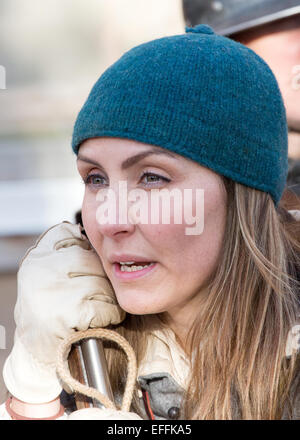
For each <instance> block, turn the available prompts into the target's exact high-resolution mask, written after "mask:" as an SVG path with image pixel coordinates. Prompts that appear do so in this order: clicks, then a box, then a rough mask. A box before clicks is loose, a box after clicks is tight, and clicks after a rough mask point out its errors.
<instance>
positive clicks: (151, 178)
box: [141, 173, 170, 186]
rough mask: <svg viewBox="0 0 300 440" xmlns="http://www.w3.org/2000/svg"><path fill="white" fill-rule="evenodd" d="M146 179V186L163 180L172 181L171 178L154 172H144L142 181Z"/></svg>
mask: <svg viewBox="0 0 300 440" xmlns="http://www.w3.org/2000/svg"><path fill="white" fill-rule="evenodd" d="M142 180H144V184H145V185H146V186H148V185H151V184H157V183H162V182H170V179H168V178H167V177H163V176H160V175H159V174H154V173H144V174H143V175H142V177H141V181H142Z"/></svg>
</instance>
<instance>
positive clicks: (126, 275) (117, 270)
mask: <svg viewBox="0 0 300 440" xmlns="http://www.w3.org/2000/svg"><path fill="white" fill-rule="evenodd" d="M137 265H138V263H137ZM156 265H157V263H152V264H151V266H148V267H145V269H140V270H135V271H132V272H125V271H124V272H123V271H122V270H121V267H120V264H119V263H114V264H113V269H114V274H115V275H116V277H117V278H119V279H120V280H134V279H136V278H140V277H143V276H144V275H146V274H149V272H151V271H153V270H154V269H155V268H156Z"/></svg>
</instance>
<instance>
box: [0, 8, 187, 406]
mask: <svg viewBox="0 0 300 440" xmlns="http://www.w3.org/2000/svg"><path fill="white" fill-rule="evenodd" d="M183 30H184V19H183V13H182V3H181V0H163V1H162V0H151V1H149V0H76V1H74V0H43V1H40V0H26V1H22V0H1V3H0V102H1V104H0V207H1V208H0V209H1V215H0V371H1V373H2V367H3V363H4V361H5V359H6V357H7V356H8V354H9V352H10V350H11V348H12V344H13V334H14V329H15V325H14V319H13V309H14V305H15V301H16V289H17V283H16V274H17V270H18V265H19V262H20V260H21V258H22V257H23V255H24V254H25V252H26V250H27V249H28V248H29V247H30V246H32V245H33V244H34V243H35V241H36V239H37V237H38V236H39V235H40V234H41V233H42V232H44V231H45V230H46V229H47V228H49V227H50V226H52V225H54V224H56V223H60V222H61V221H63V220H69V221H71V222H74V216H75V213H76V212H77V211H78V210H79V209H80V206H81V202H82V197H83V184H82V183H81V180H80V178H79V176H78V175H77V172H76V163H75V158H76V157H75V155H74V154H73V153H72V151H71V147H70V141H71V134H72V127H73V124H74V121H75V118H76V115H77V113H78V111H79V110H80V108H81V106H82V104H83V102H84V101H85V99H86V97H87V95H88V93H89V91H90V89H91V87H92V85H93V84H94V82H95V81H96V79H97V78H98V77H99V75H100V74H101V73H102V72H103V71H104V70H105V69H106V68H107V67H108V66H109V65H110V64H112V63H113V62H114V61H115V60H117V59H118V58H119V57H120V56H121V55H122V54H123V53H124V52H125V51H126V50H128V49H130V48H131V47H133V46H135V45H137V44H140V43H143V42H145V41H148V40H151V39H154V38H159V37H162V36H166V35H172V34H176V33H182V32H183ZM5 393H6V390H5V387H4V383H3V379H2V374H1V375H0V403H1V402H3V401H4V400H5Z"/></svg>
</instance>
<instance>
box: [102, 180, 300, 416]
mask: <svg viewBox="0 0 300 440" xmlns="http://www.w3.org/2000/svg"><path fill="white" fill-rule="evenodd" d="M223 180H224V185H225V188H226V191H227V195H228V197H227V221H226V228H225V234H224V240H223V246H222V251H221V252H220V257H219V262H218V264H217V265H216V267H217V268H216V270H215V272H214V273H213V274H212V276H211V281H210V285H209V295H208V297H207V300H206V301H205V304H204V305H203V307H202V308H201V310H199V315H198V317H197V319H196V321H195V322H194V325H193V326H192V328H191V330H190V333H189V338H188V342H189V344H188V345H187V355H188V353H192V354H193V356H191V376H190V377H192V378H193V380H192V381H190V383H189V384H187V389H186V392H185V395H184V399H183V404H182V412H181V418H184V419H207V420H208V419H225V420H228V419H248V420H249V419H255V420H259V419H267V420H268V419H269V420H272V419H280V418H281V416H282V413H283V408H284V406H285V405H286V404H287V403H288V399H289V390H290V387H291V384H292V381H293V378H294V376H295V372H296V365H297V363H296V355H293V356H291V357H289V358H287V357H286V343H287V338H288V333H289V331H290V330H291V328H292V327H293V326H294V325H295V324H296V323H297V320H299V298H297V295H298V294H299V269H300V258H299V255H300V238H299V237H300V222H298V223H297V222H296V221H295V220H294V219H293V217H292V216H291V215H290V214H289V213H288V211H287V206H286V204H285V202H284V198H283V199H282V201H281V202H280V203H279V205H278V206H277V207H275V205H274V202H273V201H272V199H271V197H270V195H269V194H267V193H265V192H262V191H259V190H256V189H252V188H249V187H246V186H244V185H241V184H239V183H236V182H233V181H232V180H230V179H227V178H224V179H223ZM156 318H157V319H156V320H153V316H152V317H151V323H149V322H150V320H149V318H148V317H147V316H133V315H129V314H128V315H127V317H126V319H125V321H124V322H123V323H122V324H121V325H120V326H118V328H117V331H119V332H120V333H122V334H123V335H124V336H125V337H126V338H127V340H128V341H129V342H130V343H131V345H132V346H133V348H134V350H135V352H136V354H137V359H138V363H139V362H140V361H141V360H142V359H143V356H144V355H145V352H146V349H147V339H148V336H149V331H150V329H152V328H153V325H154V326H157V328H159V327H160V326H163V325H164V324H163V322H164V321H163V319H161V318H162V317H161V316H157V317H156ZM150 327H151V328H150ZM107 348H108V358H109V364H110V370H111V378H112V385H113V388H114V389H115V391H116V392H117V391H118V392H120V391H121V390H122V389H123V386H124V378H125V376H126V363H125V359H124V357H123V355H122V354H121V353H120V352H119V350H118V349H117V348H114V347H113V344H112V345H110V346H109V347H107ZM133 409H134V410H135V411H139V410H138V398H137V396H136V397H135V401H134V403H133Z"/></svg>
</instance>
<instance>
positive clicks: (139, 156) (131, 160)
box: [77, 148, 177, 170]
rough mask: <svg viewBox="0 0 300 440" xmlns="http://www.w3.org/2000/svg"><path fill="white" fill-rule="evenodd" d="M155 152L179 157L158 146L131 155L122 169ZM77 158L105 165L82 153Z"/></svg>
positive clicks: (174, 157)
mask: <svg viewBox="0 0 300 440" xmlns="http://www.w3.org/2000/svg"><path fill="white" fill-rule="evenodd" d="M153 154H158V155H159V154H164V155H166V156H169V157H172V158H173V159H177V158H176V156H175V155H174V154H172V153H170V152H169V151H167V150H162V149H161V150H159V149H158V148H155V149H153V150H148V151H144V152H143V153H138V154H136V155H134V156H131V157H129V158H128V159H125V160H124V162H122V164H121V169H122V170H126V169H128V168H130V167H131V166H133V165H134V164H136V163H137V162H139V161H141V160H142V159H144V158H145V157H148V156H150V155H153ZM77 160H82V161H84V162H88V163H90V164H92V165H96V166H98V167H100V168H102V169H103V167H102V166H101V164H100V163H98V162H96V161H94V160H92V159H89V158H88V157H85V156H82V155H81V154H78V156H77Z"/></svg>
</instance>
